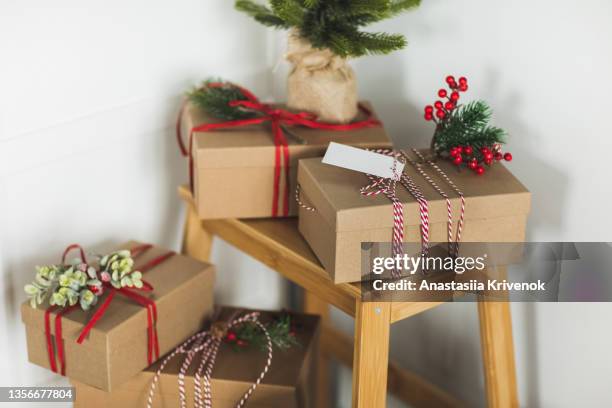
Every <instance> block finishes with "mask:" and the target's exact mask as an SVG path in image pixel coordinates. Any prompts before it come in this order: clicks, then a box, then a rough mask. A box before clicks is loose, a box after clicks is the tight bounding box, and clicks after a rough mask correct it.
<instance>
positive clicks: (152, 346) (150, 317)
mask: <svg viewBox="0 0 612 408" xmlns="http://www.w3.org/2000/svg"><path fill="white" fill-rule="evenodd" d="M151 247H152V245H149V244H145V245H139V246H136V247H134V248H132V249H131V253H132V255H133V257H134V258H135V257H137V256H139V255H140V254H142V253H144V252H145V251H147V250H148V249H150V248H151ZM74 249H77V250H79V255H80V258H81V261H82V262H83V263H85V264H87V258H86V257H85V251H84V250H83V248H82V247H81V246H80V245H78V244H72V245H70V246H68V247H67V248H66V250H65V251H64V254H63V255H62V264H65V263H66V257H67V255H68V253H70V251H72V250H74ZM173 255H174V252H172V251H170V252H167V253H165V254H163V255H160V256H158V257H156V258H154V259H152V260H151V261H149V262H147V263H145V264H144V265H142V266H140V267H137V268H136V269H138V270H140V271H141V272H143V273H144V272H147V271H148V270H150V269H152V268H154V267H155V266H157V265H159V264H160V263H162V262H164V261H165V260H167V259H168V258H170V257H171V256H173ZM103 286H104V287H105V289H106V290H108V292H109V293H108V296H107V297H106V299H105V300H104V302H103V303H102V304H101V305H100V307H99V308H98V309H97V310H96V312H95V313H94V314H93V316H92V317H91V318H90V319H89V321H88V322H87V324H86V325H85V326H84V327H83V330H81V333H80V334H79V337H78V339H77V343H78V344H82V343H83V341H85V338H86V337H87V335H88V334H89V332H90V331H91V330H92V329H93V328H94V326H95V325H96V323H97V322H98V321H99V320H100V319H101V318H102V316H104V314H105V313H106V311H107V310H108V307H109V306H110V304H111V302H112V301H113V299H114V297H115V296H116V295H118V294H119V295H122V296H125V297H127V298H128V299H131V300H133V301H135V302H136V303H138V304H139V305H141V306H142V307H145V308H146V309H147V361H148V363H149V364H152V363H153V361H154V360H157V359H159V354H160V352H159V343H158V339H157V306H156V304H155V302H154V301H153V300H151V299H149V298H148V297H146V296H143V295H141V294H139V293H137V291H141V292H152V291H153V286H151V284H149V283H148V282H146V281H143V286H142V288H130V289H128V288H121V289H117V288H115V287H114V286H112V285H111V284H110V283H108V282H104V283H103ZM77 307H78V306H77V305H73V306H69V307H66V308H62V309H60V308H59V307H58V306H55V305H53V306H50V307H49V308H47V310H45V340H46V344H47V354H48V357H49V365H50V367H51V370H52V371H53V372H55V373H59V374H61V375H66V357H65V351H64V340H63V338H62V316H64V315H66V314H68V313H70V312H72V311H73V310H75V309H77ZM58 309H60V310H59V311H58V312H57V314H56V315H55V348H54V347H53V339H52V334H51V315H52V314H53V312H55V311H56V310H58ZM56 350H57V359H58V360H59V366H60V367H59V371H58V367H57V361H56Z"/></svg>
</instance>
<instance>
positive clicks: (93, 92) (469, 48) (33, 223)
mask: <svg viewBox="0 0 612 408" xmlns="http://www.w3.org/2000/svg"><path fill="white" fill-rule="evenodd" d="M611 23H612V3H610V2H609V1H605V0H585V1H582V2H570V1H569V0H566V1H564V0H557V1H553V0H536V1H527V0H520V1H513V2H508V1H487V0H464V1H461V2H459V1H442V0H424V4H423V6H422V7H421V8H420V9H419V10H418V11H416V12H414V13H411V14H407V15H405V16H402V17H400V18H398V19H396V20H393V21H389V22H385V23H384V24H382V25H380V26H379V27H376V28H380V29H385V30H390V31H396V32H402V33H405V34H406V35H407V36H408V38H409V41H410V46H409V48H408V49H407V50H405V51H403V52H399V53H395V54H392V55H390V56H386V57H372V58H363V59H360V60H358V61H355V63H354V66H355V68H356V70H357V74H358V76H359V81H360V92H361V94H362V96H363V97H365V98H368V99H371V100H373V101H374V102H375V104H376V106H377V107H378V110H379V112H380V114H381V115H382V117H383V119H384V120H385V123H386V124H387V126H388V128H389V130H390V131H391V132H392V134H393V138H394V140H395V141H396V142H397V143H398V144H399V145H402V146H408V145H425V144H426V143H427V141H428V138H429V137H430V135H431V130H432V129H431V128H430V126H429V125H428V124H427V123H425V122H424V121H423V120H422V119H421V112H422V106H423V105H424V104H426V103H428V102H429V101H431V99H432V98H433V97H434V92H435V90H436V89H437V88H438V87H439V86H440V85H441V83H442V81H443V78H444V76H445V75H446V74H447V73H453V74H458V75H461V74H463V75H466V76H467V77H468V78H469V79H470V81H471V84H470V85H471V89H470V93H469V95H470V96H471V97H473V98H476V97H482V98H485V99H487V100H488V101H489V102H490V103H491V105H492V106H493V107H494V109H495V112H496V114H495V119H496V123H497V124H498V125H500V126H502V127H505V128H506V129H508V131H509V132H510V133H511V140H510V143H509V150H511V151H512V152H513V153H514V156H515V160H514V161H513V162H512V164H511V168H512V170H513V171H514V172H515V173H516V174H517V175H518V176H519V177H520V178H521V179H522V180H523V181H524V182H525V184H526V185H527V186H528V187H529V188H530V189H531V190H532V191H533V193H534V203H533V212H532V217H531V219H530V231H529V235H530V238H531V239H533V240H554V241H556V240H585V241H610V240H612V237H611V235H610V232H609V229H610V226H611V222H610V221H609V220H608V219H607V217H606V216H605V214H606V212H607V211H606V210H607V209H608V208H609V205H610V204H609V202H610V200H611V199H612V187H611V184H610V182H609V181H608V180H607V177H606V176H607V175H608V174H609V169H608V166H607V163H606V158H607V156H608V155H609V154H610V153H609V152H610V151H611V148H612V142H611V139H610V137H611V136H612V125H611V124H610V121H609V114H608V112H607V111H608V110H609V109H610V108H611V107H612V104H611V103H610V95H612V81H611V80H610V78H611V74H612V49H611V47H610V43H609V39H610V38H612V24H611ZM282 38H283V36H282V35H281V34H272V33H270V32H269V31H267V30H266V29H264V28H261V27H259V26H257V25H256V24H254V23H252V22H250V21H249V20H247V19H246V18H244V17H243V16H241V15H238V14H237V13H235V12H234V11H233V10H232V2H231V1H228V0H225V1H211V0H208V1H206V0H175V1H173V2H167V1H148V2H146V1H144V0H131V1H125V0H124V1H119V0H112V1H108V0H107V1H88V2H83V1H77V0H56V1H54V2H51V3H50V2H44V1H35V0H19V1H17V0H5V1H3V2H2V3H0V277H1V279H0V293H2V301H0V332H2V333H6V334H4V335H2V336H0V361H2V363H3V364H2V369H0V385H17V384H21V385H26V384H32V383H43V382H46V381H51V380H53V378H52V377H51V375H50V374H49V373H48V372H46V371H45V370H42V369H38V368H36V367H34V366H32V365H30V364H28V363H26V362H25V361H26V356H25V349H24V336H23V328H22V325H21V323H20V321H19V312H18V305H19V303H20V301H22V300H23V298H24V296H23V293H22V290H21V288H22V286H23V284H24V283H25V282H26V281H27V280H28V279H30V278H31V274H32V267H33V265H35V264H37V263H42V262H52V261H54V260H55V259H57V256H58V254H59V253H60V251H61V250H62V248H63V247H64V246H65V245H66V244H68V243H70V242H72V241H79V242H81V243H83V244H85V245H87V246H96V247H97V248H101V247H107V246H109V245H110V244H112V243H116V242H119V241H121V240H124V239H127V238H137V239H141V240H146V241H151V242H155V243H160V244H164V245H168V246H172V247H175V248H176V247H177V245H178V239H179V235H180V229H181V216H182V208H181V206H180V202H179V200H178V199H177V197H176V194H175V187H176V186H177V185H178V184H179V183H181V182H184V181H185V179H186V177H185V164H184V162H183V161H182V159H181V158H180V157H179V156H178V152H177V149H176V146H175V143H174V140H173V134H172V126H173V121H174V116H175V113H176V108H177V104H178V101H179V96H180V94H181V92H183V91H184V90H185V89H186V88H187V87H189V86H191V85H193V84H195V83H196V82H197V81H199V80H200V79H203V78H205V77H207V76H211V75H212V76H222V77H224V78H228V79H232V80H234V81H237V82H240V83H243V84H244V85H246V86H248V87H249V88H251V89H253V90H254V91H255V92H256V93H257V94H258V95H261V96H262V97H270V96H274V97H275V98H277V99H280V98H282V95H283V93H284V83H283V80H284V74H285V72H286V66H281V69H279V70H277V71H275V72H273V71H272V68H273V67H274V66H275V65H276V63H277V61H278V60H279V58H280V57H281V55H282V49H283V42H282ZM102 193H103V194H102ZM214 260H215V261H216V262H217V263H219V265H220V267H219V269H220V272H221V273H220V275H221V276H222V277H221V278H220V281H221V282H220V285H219V287H218V295H219V299H220V300H222V301H224V302H229V303H243V304H247V305H259V306H263V307H274V306H275V305H280V304H284V303H285V302H286V296H285V295H284V292H285V291H284V290H283V288H285V284H284V283H283V282H281V281H280V280H279V279H277V278H276V276H275V275H274V273H272V272H270V271H268V270H266V269H265V268H264V267H263V266H261V265H258V264H256V263H254V262H253V261H251V260H250V259H248V258H246V257H244V256H240V255H238V254H237V253H236V251H235V250H233V249H232V248H230V247H229V246H227V245H223V244H218V245H217V246H216V248H215V253H214ZM241 277H247V279H248V282H249V284H251V283H256V284H257V285H258V286H257V287H256V290H253V289H252V287H249V288H247V287H246V285H245V284H244V283H238V284H236V282H240V280H239V278H241ZM249 289H250V290H249ZM513 312H514V330H515V342H516V358H517V368H518V378H519V385H520V394H521V405H522V406H524V407H545V408H548V407H573V406H588V407H601V406H605V405H609V403H610V402H611V401H612V397H610V396H609V395H608V394H609V393H607V392H606V391H607V389H608V379H609V375H608V367H610V365H612V354H611V353H609V347H608V345H609V344H610V342H611V341H612V330H610V329H609V328H608V327H607V325H606V324H605V322H606V321H608V320H609V319H608V315H609V313H610V312H612V306H610V305H607V304H594V305H587V304H564V305H558V304H550V305H529V304H520V305H514V307H513ZM338 322H339V324H342V325H344V326H346V327H347V329H349V330H350V322H349V321H348V319H346V318H343V317H342V316H340V314H338ZM392 344H393V352H392V354H393V355H394V356H395V357H396V358H398V359H399V360H401V361H402V362H403V364H404V365H405V366H407V367H409V368H411V369H413V370H415V371H417V372H419V373H421V374H423V375H424V376H425V377H427V378H429V379H430V380H432V381H434V382H436V383H438V384H440V385H442V386H444V387H446V388H448V389H450V390H451V391H453V392H454V393H456V394H457V395H459V396H461V397H462V398H464V399H465V400H467V401H469V402H470V405H472V406H483V405H484V402H483V401H484V400H483V392H484V391H483V385H482V374H481V360H480V354H479V347H480V346H479V340H478V322H477V317H476V308H475V305H473V304H449V305H445V306H443V307H440V308H438V309H436V310H433V311H430V312H427V313H424V314H422V315H420V316H418V317H415V318H414V319H411V320H409V321H405V322H402V323H398V324H397V325H396V326H394V330H393V338H392ZM347 378H348V377H347V376H344V377H343V381H342V382H341V384H342V386H341V391H340V394H341V395H342V396H343V401H344V402H343V403H342V404H341V405H342V406H347V402H346V401H347V398H348V397H349V396H350V393H349V392H348V389H347Z"/></svg>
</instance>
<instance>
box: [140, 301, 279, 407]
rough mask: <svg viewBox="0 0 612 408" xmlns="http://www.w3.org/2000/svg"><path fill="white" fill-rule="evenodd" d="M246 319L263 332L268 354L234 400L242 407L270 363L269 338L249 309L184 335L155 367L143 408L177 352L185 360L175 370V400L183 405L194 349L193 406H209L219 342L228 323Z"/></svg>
mask: <svg viewBox="0 0 612 408" xmlns="http://www.w3.org/2000/svg"><path fill="white" fill-rule="evenodd" d="M246 322H250V323H253V324H255V325H256V326H257V327H258V328H259V329H260V330H261V331H262V332H263V333H264V335H265V336H266V346H267V351H268V356H267V360H266V365H265V366H264V368H263V369H262V371H261V373H260V374H259V376H258V377H257V379H256V380H255V382H254V383H253V384H252V385H251V386H250V387H249V389H248V390H247V391H246V392H245V393H244V395H243V396H242V397H241V398H240V401H238V403H237V404H236V407H242V406H244V404H245V403H246V402H247V400H248V399H249V398H250V397H251V395H252V394H253V392H254V391H255V389H256V388H257V386H258V385H259V384H260V383H261V381H262V380H263V378H264V377H265V375H266V373H267V372H268V370H269V369H270V365H271V364H272V338H271V337H270V333H268V330H267V329H266V327H265V326H264V325H263V324H262V323H261V322H260V321H259V313H258V312H252V313H248V314H245V315H243V316H241V317H238V318H231V319H230V320H229V321H227V322H215V323H213V324H212V325H211V328H210V330H208V331H203V332H200V333H197V334H195V335H193V336H191V337H190V338H188V339H187V340H186V341H185V342H184V343H183V344H181V345H180V346H178V347H177V348H176V349H174V351H172V353H170V354H169V355H168V356H167V357H166V358H164V360H163V361H162V363H161V364H160V366H159V368H158V369H157V371H156V373H155V376H154V377H153V380H152V382H151V385H150V387H149V395H148V398H147V408H152V407H153V398H154V397H155V390H156V388H157V384H158V383H159V377H160V376H161V374H162V372H163V370H164V368H165V367H166V365H167V364H168V362H169V361H170V360H172V359H173V358H174V357H176V356H178V355H184V356H185V360H184V361H183V364H181V367H180V369H179V374H178V390H179V402H180V407H181V408H186V407H187V397H186V395H187V393H186V388H185V376H186V375H187V370H188V369H189V367H190V366H191V364H192V362H193V360H194V359H195V357H196V355H197V354H198V353H201V354H200V356H199V365H198V366H197V369H196V371H195V376H194V407H195V408H211V407H212V385H211V379H212V371H213V368H214V365H215V360H216V357H217V353H218V352H219V347H220V346H221V342H222V341H223V338H224V337H225V333H227V331H228V330H230V329H231V328H232V327H235V326H239V325H241V324H243V323H246Z"/></svg>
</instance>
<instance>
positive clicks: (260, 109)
mask: <svg viewBox="0 0 612 408" xmlns="http://www.w3.org/2000/svg"><path fill="white" fill-rule="evenodd" d="M206 86H207V87H210V88H219V87H222V86H225V85H224V84H223V83H218V82H215V83H208V84H207V85H206ZM236 88H238V90H240V92H241V93H242V95H243V96H244V98H245V99H244V100H235V101H231V102H230V103H229V105H230V106H235V107H242V108H245V109H247V110H250V111H253V112H256V113H260V114H261V116H258V117H256V118H250V119H238V120H230V121H227V122H220V123H205V124H202V125H198V126H195V127H193V128H192V129H191V130H190V131H189V142H188V143H189V149H187V148H186V147H185V144H184V143H183V138H182V136H181V118H182V116H183V113H184V111H185V104H183V106H182V107H181V110H180V112H179V116H178V120H177V122H176V136H177V141H178V144H179V148H180V150H181V153H182V154H183V156H188V157H189V185H190V188H191V192H193V191H194V186H193V183H194V181H193V180H194V177H193V172H194V168H193V154H192V153H193V134H194V133H195V132H211V131H213V130H219V129H229V128H235V127H242V126H250V125H258V124H262V123H267V122H270V124H271V125H272V134H273V136H274V146H275V148H276V149H275V154H274V192H273V196H272V216H273V217H278V216H279V211H278V199H279V197H280V181H281V171H284V175H285V193H284V195H283V209H282V216H284V217H286V216H287V215H289V144H288V143H287V138H286V137H285V133H284V132H283V128H282V126H283V125H287V126H304V127H307V128H310V129H321V130H333V131H349V130H356V129H362V128H367V127H373V126H380V124H381V122H380V121H378V120H377V119H374V118H373V116H372V112H370V110H368V109H367V108H366V107H365V106H363V105H359V109H360V110H361V111H362V112H365V113H366V115H367V118H366V119H364V120H362V121H358V122H352V123H348V124H334V123H326V122H319V121H317V117H316V115H314V114H312V113H308V112H299V113H293V112H290V111H287V110H284V109H279V108H276V107H274V106H272V105H270V104H266V103H262V102H260V101H259V99H258V98H257V97H256V96H255V95H254V94H253V93H251V92H250V91H249V90H247V89H245V88H242V87H239V86H236Z"/></svg>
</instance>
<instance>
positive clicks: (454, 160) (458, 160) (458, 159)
mask: <svg viewBox="0 0 612 408" xmlns="http://www.w3.org/2000/svg"><path fill="white" fill-rule="evenodd" d="M453 163H455V165H456V166H458V165H460V164H461V163H463V157H461V155H460V154H457V156H455V158H454V159H453Z"/></svg>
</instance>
